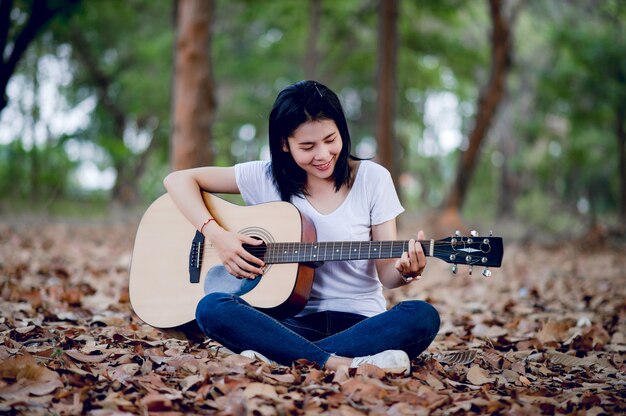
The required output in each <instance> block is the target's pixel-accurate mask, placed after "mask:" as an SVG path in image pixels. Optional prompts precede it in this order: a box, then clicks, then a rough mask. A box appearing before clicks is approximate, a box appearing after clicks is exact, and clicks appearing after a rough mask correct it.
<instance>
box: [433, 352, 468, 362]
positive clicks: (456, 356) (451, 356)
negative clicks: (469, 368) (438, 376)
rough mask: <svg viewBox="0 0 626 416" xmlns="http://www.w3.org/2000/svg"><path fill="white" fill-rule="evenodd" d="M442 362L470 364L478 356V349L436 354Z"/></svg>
mask: <svg viewBox="0 0 626 416" xmlns="http://www.w3.org/2000/svg"><path fill="white" fill-rule="evenodd" d="M435 358H437V360H438V361H439V362H440V363H442V364H469V363H471V362H472V361H474V358H476V350H465V351H453V352H449V353H447V354H437V355H436V356H435Z"/></svg>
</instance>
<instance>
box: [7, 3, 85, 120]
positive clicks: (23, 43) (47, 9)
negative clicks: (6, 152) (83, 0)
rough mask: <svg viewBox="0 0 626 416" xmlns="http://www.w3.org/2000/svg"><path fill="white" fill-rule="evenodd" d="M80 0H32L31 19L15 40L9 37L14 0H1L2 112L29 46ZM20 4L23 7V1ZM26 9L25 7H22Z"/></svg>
mask: <svg viewBox="0 0 626 416" xmlns="http://www.w3.org/2000/svg"><path fill="white" fill-rule="evenodd" d="M78 3H79V0H65V1H61V0H54V1H52V0H51V1H47V0H33V1H31V2H30V10H29V13H28V20H26V23H25V24H24V25H23V26H22V27H21V28H19V29H16V28H13V31H17V33H16V35H15V37H14V39H9V35H10V34H11V33H12V32H13V31H12V30H11V13H12V12H13V8H14V2H13V0H0V112H2V110H3V109H4V107H6V105H7V104H8V97H7V94H6V89H7V85H8V84H9V80H10V79H11V77H12V76H13V73H14V72H15V69H16V68H17V64H18V63H19V61H20V59H21V58H22V55H24V52H25V51H26V49H27V48H28V45H30V43H31V42H32V41H33V39H35V37H36V36H37V34H38V33H39V31H40V30H41V29H43V27H44V26H45V25H46V24H47V23H48V22H49V21H50V20H51V19H52V18H53V17H54V16H56V15H57V14H60V13H62V12H70V11H71V10H72V9H73V6H74V5H76V4H78ZM20 6H23V5H22V4H20ZM22 12H23V10H22Z"/></svg>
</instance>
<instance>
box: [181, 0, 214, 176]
mask: <svg viewBox="0 0 626 416" xmlns="http://www.w3.org/2000/svg"><path fill="white" fill-rule="evenodd" d="M176 10H177V17H176V22H177V23H176V44H175V75H174V111H173V120H174V130H173V132H172V153H171V167H172V170H179V169H186V168H191V167H198V166H202V165H205V164H210V163H212V161H213V152H212V150H211V128H212V125H213V120H214V117H215V111H216V101H215V94H214V89H215V87H214V82H213V68H212V61H211V30H212V21H213V13H214V1H213V0H206V1H204V0H178V1H177V9H176Z"/></svg>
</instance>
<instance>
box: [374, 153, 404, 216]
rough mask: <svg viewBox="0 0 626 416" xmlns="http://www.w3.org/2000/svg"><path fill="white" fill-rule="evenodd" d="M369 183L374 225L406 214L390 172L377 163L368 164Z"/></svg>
mask: <svg viewBox="0 0 626 416" xmlns="http://www.w3.org/2000/svg"><path fill="white" fill-rule="evenodd" d="M367 173H368V175H367V183H368V184H370V185H371V187H369V189H368V192H367V193H368V196H369V199H370V219H371V223H372V225H378V224H382V223H384V222H386V221H389V220H391V219H393V218H396V217H397V216H398V215H400V214H402V213H403V212H404V208H403V207H402V204H401V203H400V198H398V193H397V192H396V188H395V186H394V184H393V180H392V179H391V174H390V173H389V171H388V170H387V169H386V168H384V167H383V166H381V165H378V164H376V163H372V162H370V163H368V172H367Z"/></svg>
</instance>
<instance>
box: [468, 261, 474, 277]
mask: <svg viewBox="0 0 626 416" xmlns="http://www.w3.org/2000/svg"><path fill="white" fill-rule="evenodd" d="M473 271H474V266H472V265H471V264H470V266H469V274H470V276H471V275H472V272H473Z"/></svg>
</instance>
